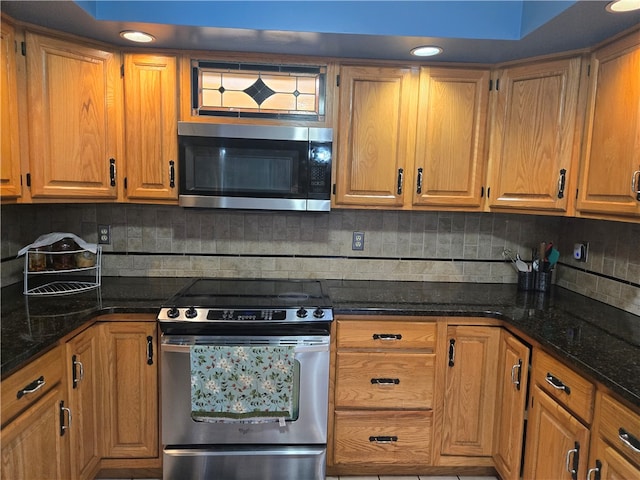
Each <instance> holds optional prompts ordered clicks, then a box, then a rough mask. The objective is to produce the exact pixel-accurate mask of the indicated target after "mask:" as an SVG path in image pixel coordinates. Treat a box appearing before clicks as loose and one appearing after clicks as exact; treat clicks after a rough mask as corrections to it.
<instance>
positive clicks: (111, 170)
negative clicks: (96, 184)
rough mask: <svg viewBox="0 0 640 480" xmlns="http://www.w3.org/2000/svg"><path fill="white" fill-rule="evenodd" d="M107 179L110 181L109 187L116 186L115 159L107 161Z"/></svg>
mask: <svg viewBox="0 0 640 480" xmlns="http://www.w3.org/2000/svg"><path fill="white" fill-rule="evenodd" d="M109 178H110V179H111V186H112V187H115V186H116V159H115V158H111V159H109Z"/></svg>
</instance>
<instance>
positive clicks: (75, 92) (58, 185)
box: [25, 32, 122, 199]
mask: <svg viewBox="0 0 640 480" xmlns="http://www.w3.org/2000/svg"><path fill="white" fill-rule="evenodd" d="M25 40H26V53H27V95H28V116H29V156H30V158H29V174H30V179H31V197H32V198H33V199H39V198H64V199H71V198H87V199H115V198H116V197H117V189H116V182H117V181H118V177H117V175H118V173H117V168H118V167H119V166H120V160H121V158H120V157H121V155H120V150H121V148H122V139H121V136H122V131H121V130H122V124H121V121H120V116H121V111H122V110H121V108H122V107H121V103H120V102H121V93H120V92H121V83H120V75H119V59H118V57H119V56H118V55H117V54H115V53H114V52H111V51H107V50H102V49H98V48H92V47H90V46H84V45H80V44H78V43H72V42H69V41H66V40H61V39H57V38H53V37H48V36H44V35H39V34H34V33H31V32H26V34H25Z"/></svg>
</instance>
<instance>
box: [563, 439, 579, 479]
mask: <svg viewBox="0 0 640 480" xmlns="http://www.w3.org/2000/svg"><path fill="white" fill-rule="evenodd" d="M572 457H573V462H571V458H572ZM569 463H571V467H569ZM579 463H580V444H579V443H578V442H575V444H574V448H572V449H571V450H569V451H567V464H566V470H567V472H569V473H570V474H571V478H572V480H578V464H579Z"/></svg>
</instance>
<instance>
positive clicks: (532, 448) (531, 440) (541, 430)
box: [523, 384, 589, 480]
mask: <svg viewBox="0 0 640 480" xmlns="http://www.w3.org/2000/svg"><path fill="white" fill-rule="evenodd" d="M588 446H589V429H588V428H587V427H586V426H584V425H583V424H582V423H580V422H579V421H578V420H577V419H576V418H575V417H574V416H573V415H571V414H570V413H569V412H568V411H567V410H565V409H564V408H563V407H562V406H561V405H560V404H558V403H557V402H556V401H555V399H553V398H552V397H550V396H549V395H548V394H547V393H545V392H544V391H543V390H542V389H541V388H540V387H539V385H537V384H536V385H534V386H533V388H532V391H531V399H530V402H529V421H528V424H527V447H526V452H525V464H524V475H523V478H524V480H536V479H544V478H548V479H554V480H572V479H576V478H585V475H586V473H587V456H588V450H589V447H588ZM572 471H575V473H573V472H572Z"/></svg>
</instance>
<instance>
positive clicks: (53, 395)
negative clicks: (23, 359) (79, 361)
mask: <svg viewBox="0 0 640 480" xmlns="http://www.w3.org/2000/svg"><path fill="white" fill-rule="evenodd" d="M67 398H68V397H67V394H66V389H65V385H64V369H63V348H62V347H57V348H55V349H54V350H52V351H50V352H48V353H46V354H45V355H43V356H42V357H40V358H38V359H37V360H34V361H33V362H31V363H30V364H29V365H27V366H25V367H24V368H22V369H21V370H19V371H17V372H16V373H14V374H12V375H11V376H9V377H8V378H7V379H5V380H3V381H2V431H1V432H0V443H1V445H2V464H1V469H0V477H1V478H6V479H12V480H14V479H24V480H32V479H61V480H62V479H65V480H66V479H68V478H69V476H70V460H69V458H70V457H69V455H70V436H71V435H70V430H69V427H70V426H71V411H70V410H69V402H68V400H67Z"/></svg>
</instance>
